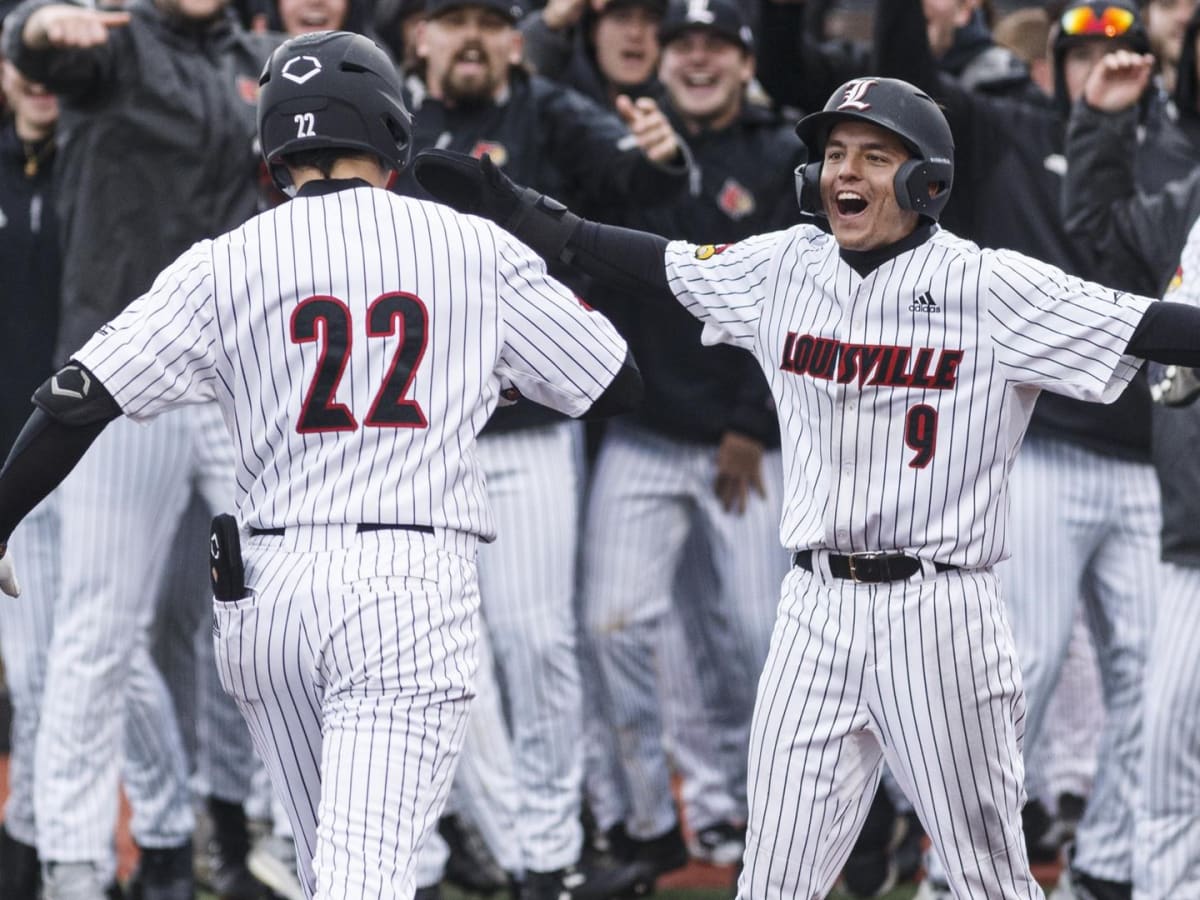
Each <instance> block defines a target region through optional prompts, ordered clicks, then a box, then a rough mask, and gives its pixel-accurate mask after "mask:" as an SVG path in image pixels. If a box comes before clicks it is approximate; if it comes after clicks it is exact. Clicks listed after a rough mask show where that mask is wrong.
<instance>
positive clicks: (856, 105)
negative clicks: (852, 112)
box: [838, 78, 879, 110]
mask: <svg viewBox="0 0 1200 900" xmlns="http://www.w3.org/2000/svg"><path fill="white" fill-rule="evenodd" d="M877 84H879V81H878V80H876V79H874V78H856V79H854V80H853V81H851V82H850V83H849V84H847V85H846V93H845V94H844V95H842V102H841V103H839V104H838V109H857V110H864V109H870V108H871V104H870V103H867V102H866V101H865V100H864V99H863V98H864V97H866V96H867V91H869V90H870V89H871V88H872V87H873V86H874V85H877Z"/></svg>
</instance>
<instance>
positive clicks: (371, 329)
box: [291, 292, 429, 434]
mask: <svg viewBox="0 0 1200 900" xmlns="http://www.w3.org/2000/svg"><path fill="white" fill-rule="evenodd" d="M428 328H429V316H428V314H427V312H426V310H425V304H424V303H422V302H421V300H420V298H419V297H416V296H415V295H413V294H408V293H403V292H396V293H391V294H383V295H381V296H379V297H376V298H375V299H374V300H372V301H371V303H370V304H369V306H368V307H367V337H368V338H386V337H393V336H397V337H399V346H398V347H397V348H396V352H395V353H394V354H393V355H392V359H391V364H390V365H389V366H388V370H387V374H386V375H385V376H384V380H383V384H382V385H380V386H379V389H378V390H377V391H376V392H375V399H374V401H373V402H372V403H371V409H370V410H369V411H368V413H367V417H366V419H364V420H363V424H364V425H365V426H367V427H372V428H425V427H426V426H427V425H428V424H429V423H428V422H427V421H426V419H425V413H424V411H423V410H422V409H421V405H420V404H419V403H417V401H416V400H409V399H407V398H406V397H405V394H407V393H408V390H409V388H410V387H411V386H412V382H413V377H414V376H415V375H416V371H417V366H419V365H420V364H421V359H422V358H423V357H424V356H425V345H426V343H427V341H428V338H429V330H428ZM291 338H292V342H293V343H296V344H307V343H312V342H316V343H317V346H318V348H319V355H318V358H317V370H316V372H315V373H314V374H313V379H312V382H311V383H310V384H309V386H308V390H307V391H306V392H305V394H304V404H303V406H302V407H301V409H300V418H299V420H298V421H297V422H296V431H297V432H299V433H300V434H313V433H317V432H322V431H355V430H357V429H358V420H357V419H355V417H354V413H353V412H352V411H351V410H350V408H349V407H348V406H346V404H344V403H339V402H338V401H337V399H336V397H337V390H338V385H339V384H340V383H341V380H342V375H343V373H344V372H345V371H346V364H347V363H348V362H349V360H350V348H351V346H352V344H353V339H354V329H353V321H352V319H351V315H350V308H349V307H347V306H346V304H345V303H343V302H342V301H341V300H339V299H338V298H337V297H329V296H317V297H309V298H308V299H307V300H305V301H303V302H302V303H301V304H300V305H299V306H297V307H296V309H295V311H294V312H293V313H292V322H291Z"/></svg>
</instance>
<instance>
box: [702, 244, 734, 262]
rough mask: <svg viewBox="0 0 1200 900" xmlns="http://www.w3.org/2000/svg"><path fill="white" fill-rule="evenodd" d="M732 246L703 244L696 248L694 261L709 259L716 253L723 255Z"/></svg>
mask: <svg viewBox="0 0 1200 900" xmlns="http://www.w3.org/2000/svg"><path fill="white" fill-rule="evenodd" d="M732 246H733V245H732V244H704V245H703V246H700V247H697V248H696V259H710V258H712V257H714V256H716V255H717V254H718V253H724V252H725V251H726V250H728V249H729V248H730V247H732Z"/></svg>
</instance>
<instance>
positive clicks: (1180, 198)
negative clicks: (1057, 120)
mask: <svg viewBox="0 0 1200 900" xmlns="http://www.w3.org/2000/svg"><path fill="white" fill-rule="evenodd" d="M1135 156H1137V117H1136V115H1134V114H1133V113H1132V112H1128V113H1123V114H1108V113H1102V112H1098V111H1096V110H1093V109H1090V108H1089V107H1087V106H1086V105H1084V104H1082V103H1080V104H1078V105H1076V107H1075V109H1074V111H1073V112H1072V114H1071V127H1070V130H1069V131H1068V134H1067V158H1068V160H1069V161H1070V168H1069V170H1068V177H1067V185H1066V190H1065V191H1064V194H1063V197H1064V204H1065V207H1066V220H1067V227H1068V228H1069V229H1070V230H1071V233H1072V234H1074V235H1076V236H1077V237H1078V238H1079V240H1081V241H1085V242H1087V243H1088V244H1090V245H1091V246H1093V247H1094V248H1095V250H1096V253H1097V254H1098V255H1099V257H1100V258H1101V259H1103V260H1104V261H1105V265H1106V266H1108V267H1111V268H1112V269H1115V270H1122V269H1127V270H1133V271H1136V272H1138V273H1139V276H1140V277H1142V278H1145V279H1154V280H1156V281H1157V284H1158V288H1157V290H1156V291H1155V293H1156V294H1161V293H1163V291H1164V290H1165V289H1166V288H1167V286H1168V285H1169V283H1170V281H1171V278H1172V276H1173V275H1174V274H1175V271H1176V267H1177V263H1178V262H1179V255H1180V253H1181V251H1182V250H1183V245H1184V243H1185V242H1186V240H1187V236H1188V232H1189V231H1190V230H1191V227H1192V225H1193V223H1194V222H1195V221H1196V220H1197V218H1200V169H1198V170H1196V171H1194V172H1193V173H1192V174H1190V175H1189V176H1187V177H1186V178H1183V179H1181V180H1179V181H1174V182H1172V183H1170V184H1169V185H1167V186H1166V187H1165V188H1163V189H1162V190H1161V191H1158V192H1155V193H1153V194H1146V193H1142V192H1139V191H1138V190H1137V187H1136V181H1135V177H1134V158H1135ZM1152 417H1153V440H1152V442H1151V449H1152V458H1153V460H1154V464H1155V469H1156V470H1157V472H1158V479H1159V483H1160V485H1161V487H1162V506H1163V530H1162V555H1163V559H1165V560H1167V561H1168V562H1174V563H1179V564H1180V565H1188V566H1200V456H1197V453H1196V448H1197V447H1200V404H1193V405H1192V406H1189V407H1187V408H1185V409H1164V408H1163V407H1159V406H1156V407H1154V409H1153V411H1152Z"/></svg>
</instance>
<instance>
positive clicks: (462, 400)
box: [75, 186, 625, 538]
mask: <svg viewBox="0 0 1200 900" xmlns="http://www.w3.org/2000/svg"><path fill="white" fill-rule="evenodd" d="M624 357H625V342H624V340H623V339H622V338H621V337H620V336H619V335H618V334H617V332H616V331H615V329H614V328H613V327H612V325H611V324H610V323H609V322H608V320H607V319H605V318H604V317H603V316H601V315H599V314H598V313H595V312H591V311H589V310H588V309H586V308H585V307H584V306H582V305H581V304H580V303H579V302H578V301H577V300H576V298H575V297H574V296H573V295H572V293H571V292H570V291H568V290H567V289H566V288H565V287H563V286H562V285H561V284H559V283H558V282H556V281H554V280H553V279H551V278H550V277H549V276H548V275H547V274H546V269H545V265H544V264H543V262H542V261H541V260H540V259H539V258H538V257H537V256H536V255H534V254H533V252H532V251H531V250H529V249H528V248H527V247H525V246H524V245H523V244H520V243H519V242H518V241H516V240H515V239H513V238H511V237H510V236H508V235H507V234H505V233H504V232H502V231H501V230H500V229H498V228H496V227H495V226H493V225H492V224H491V223H490V222H487V221H485V220H483V219H479V218H475V217H471V216H463V215H460V214H458V213H456V212H454V211H453V210H451V209H449V208H448V207H444V206H440V205H437V204H434V203H429V202H426V201H419V200H413V199H411V198H404V197H399V196H397V195H395V194H391V193H389V192H387V191H383V190H376V189H371V188H367V187H365V186H364V187H361V188H354V189H343V190H338V191H335V192H326V193H323V194H319V195H316V196H305V194H304V192H302V195H301V196H300V197H298V198H297V199H295V200H292V201H291V202H289V203H286V204H284V205H282V206H280V207H278V208H277V209H274V210H271V211H268V212H266V213H263V214H262V215H260V216H258V217H256V218H254V219H252V220H250V221H249V222H248V223H247V224H245V225H244V226H242V227H241V228H238V229H235V230H234V231H232V232H229V233H228V234H226V235H223V236H221V237H219V238H217V239H215V240H211V241H202V242H200V243H197V244H196V245H194V246H193V247H192V248H191V249H190V250H188V251H187V252H186V253H185V254H183V256H181V257H180V258H179V259H178V260H176V261H175V262H174V263H173V264H172V265H171V266H170V267H168V268H167V269H166V270H165V271H164V272H163V273H162V274H161V275H160V276H159V278H158V279H157V280H156V281H155V283H154V286H153V287H152V288H151V289H150V291H149V292H148V293H146V294H145V295H143V296H142V297H140V298H138V299H137V300H136V301H135V302H134V303H132V304H131V305H130V306H129V307H128V308H127V309H126V310H125V312H123V313H122V314H121V315H120V316H118V317H117V318H115V319H114V320H113V321H112V322H110V323H109V324H108V325H106V326H104V327H103V328H101V329H100V331H99V332H97V334H96V335H95V336H94V337H93V338H92V339H91V340H90V341H89V342H88V343H87V345H86V346H85V347H84V348H83V349H82V350H81V351H80V352H79V353H78V354H76V356H75V358H76V359H77V360H78V361H79V362H81V363H83V365H85V366H86V367H87V368H89V369H90V370H91V371H92V372H93V373H94V374H95V375H96V376H97V378H99V380H100V382H101V383H102V384H103V385H104V386H105V387H106V388H107V389H108V390H109V391H110V392H111V393H112V395H113V397H114V398H115V399H116V401H117V403H118V404H119V405H120V407H121V409H122V411H123V412H124V413H125V414H126V415H129V416H131V417H133V418H135V419H145V418H149V417H152V416H154V415H155V414H157V413H159V412H162V411H163V410H165V409H168V408H170V407H172V406H176V405H179V404H181V403H189V402H198V401H203V400H207V399H212V398H215V399H216V400H217V401H219V403H220V405H221V408H222V411H223V414H224V417H225V421H226V425H227V426H228V427H229V429H230V432H231V433H232V435H233V436H234V441H235V444H236V446H237V454H238V460H237V486H238V507H239V513H240V514H239V519H240V520H241V521H242V522H243V524H247V525H251V526H255V527H260V528H269V527H279V526H288V525H297V524H301V525H307V524H335V523H364V522H365V523H382V524H416V525H433V526H439V527H446V528H452V529H456V530H461V531H466V532H471V533H475V534H478V535H480V536H482V537H484V538H491V537H493V524H492V515H491V510H490V508H489V506H488V501H487V495H486V491H485V486H484V484H483V480H482V476H481V474H480V471H479V467H478V465H477V463H476V460H475V453H474V439H475V435H476V434H477V433H478V431H479V429H480V428H482V427H483V425H484V423H485V422H486V421H487V419H488V417H489V416H490V415H491V413H492V411H493V410H494V408H495V406H496V404H497V402H498V397H499V395H500V393H501V391H505V392H506V393H507V391H508V388H509V387H515V388H516V389H517V390H519V391H520V393H521V394H522V395H523V396H525V397H528V398H530V399H532V400H536V401H538V402H541V403H545V404H546V405H549V406H552V407H554V408H555V409H558V410H560V411H561V412H564V413H566V414H568V415H578V414H580V413H582V412H584V411H585V410H586V409H587V408H588V407H590V405H591V403H592V401H593V400H594V399H595V398H597V397H598V396H599V395H600V394H601V393H602V392H603V390H604V388H605V387H607V386H608V384H609V382H611V380H612V378H613V376H614V375H615V373H616V372H617V371H618V370H619V368H620V367H621V364H622V362H623V360H624Z"/></svg>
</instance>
